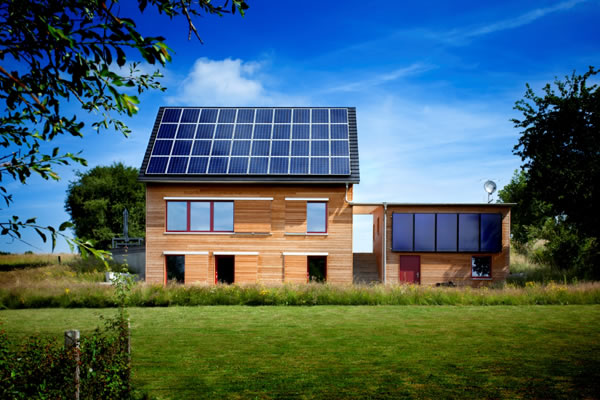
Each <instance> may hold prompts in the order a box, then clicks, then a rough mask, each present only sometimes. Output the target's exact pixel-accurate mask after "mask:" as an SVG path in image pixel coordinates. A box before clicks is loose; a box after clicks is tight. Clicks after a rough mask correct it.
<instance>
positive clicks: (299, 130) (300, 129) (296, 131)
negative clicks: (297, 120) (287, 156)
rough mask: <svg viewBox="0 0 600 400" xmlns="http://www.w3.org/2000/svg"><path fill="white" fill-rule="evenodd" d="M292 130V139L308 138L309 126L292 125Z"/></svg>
mask: <svg viewBox="0 0 600 400" xmlns="http://www.w3.org/2000/svg"><path fill="white" fill-rule="evenodd" d="M292 129H293V131H292V138H294V139H308V138H309V137H310V125H294V126H293V128H292Z"/></svg>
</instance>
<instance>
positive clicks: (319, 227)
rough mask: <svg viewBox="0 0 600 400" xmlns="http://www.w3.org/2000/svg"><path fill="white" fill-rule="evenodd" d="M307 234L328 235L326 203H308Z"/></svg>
mask: <svg viewBox="0 0 600 400" xmlns="http://www.w3.org/2000/svg"><path fill="white" fill-rule="evenodd" d="M306 232H307V233H326V232H327V203H326V202H308V203H306Z"/></svg>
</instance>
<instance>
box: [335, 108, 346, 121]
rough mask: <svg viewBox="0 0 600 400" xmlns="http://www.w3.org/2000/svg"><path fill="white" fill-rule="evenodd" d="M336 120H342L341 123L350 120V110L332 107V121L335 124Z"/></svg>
mask: <svg viewBox="0 0 600 400" xmlns="http://www.w3.org/2000/svg"><path fill="white" fill-rule="evenodd" d="M336 122H341V123H345V122H348V110H346V109H345V108H343V109H335V108H334V109H332V110H331V123H332V124H333V123H336Z"/></svg>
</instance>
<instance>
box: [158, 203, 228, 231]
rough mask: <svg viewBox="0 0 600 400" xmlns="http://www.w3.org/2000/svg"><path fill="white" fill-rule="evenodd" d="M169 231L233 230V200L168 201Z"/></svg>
mask: <svg viewBox="0 0 600 400" xmlns="http://www.w3.org/2000/svg"><path fill="white" fill-rule="evenodd" d="M167 232H233V201H167Z"/></svg>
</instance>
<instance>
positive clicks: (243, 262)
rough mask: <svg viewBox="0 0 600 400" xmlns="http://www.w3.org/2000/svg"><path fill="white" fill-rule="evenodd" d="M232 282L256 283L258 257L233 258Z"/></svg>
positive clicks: (237, 256) (238, 256)
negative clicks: (233, 274)
mask: <svg viewBox="0 0 600 400" xmlns="http://www.w3.org/2000/svg"><path fill="white" fill-rule="evenodd" d="M234 262H235V266H234V273H235V278H234V282H235V283H239V284H247V283H256V280H257V279H256V278H257V275H258V274H257V273H258V256H246V255H243V256H240V255H236V256H235V261H234Z"/></svg>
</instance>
